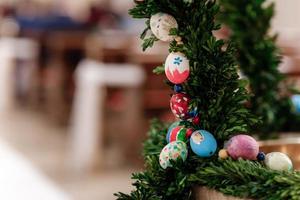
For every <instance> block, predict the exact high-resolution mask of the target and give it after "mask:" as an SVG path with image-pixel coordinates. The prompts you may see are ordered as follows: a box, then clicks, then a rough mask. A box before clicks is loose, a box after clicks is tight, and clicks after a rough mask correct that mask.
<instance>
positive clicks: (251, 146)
mask: <svg viewBox="0 0 300 200" xmlns="http://www.w3.org/2000/svg"><path fill="white" fill-rule="evenodd" d="M226 148H227V152H228V154H229V156H230V157H232V158H233V159H238V158H243V159H246V160H256V156H257V154H258V152H259V145H258V143H257V142H256V140H255V139H254V138H253V137H251V136H249V135H237V136H234V137H232V138H231V139H230V140H229V141H228V143H227V145H226Z"/></svg>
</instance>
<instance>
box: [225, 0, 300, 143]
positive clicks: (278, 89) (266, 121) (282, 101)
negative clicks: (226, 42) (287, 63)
mask: <svg viewBox="0 0 300 200" xmlns="http://www.w3.org/2000/svg"><path fill="white" fill-rule="evenodd" d="M220 5H221V7H222V9H221V11H222V12H221V14H220V16H219V20H220V21H221V22H223V23H225V24H226V25H227V26H228V27H229V28H230V29H231V38H230V39H231V40H232V41H234V43H235V45H236V47H237V62H238V64H239V66H240V69H241V71H242V73H243V74H244V75H246V77H247V78H248V79H249V83H250V90H251V92H252V93H253V95H252V96H251V100H250V102H251V110H252V112H253V113H254V114H255V115H257V116H260V117H261V118H262V121H263V123H262V125H261V126H260V127H258V129H257V130H256V132H258V133H262V134H261V137H262V138H268V137H270V136H271V135H272V134H274V132H278V131H295V130H299V128H297V127H298V126H299V124H300V117H299V116H297V115H295V114H294V113H295V112H294V108H293V105H292V102H291V100H290V98H289V96H287V95H282V93H292V91H291V90H290V88H287V87H286V86H285V85H283V84H282V81H283V80H284V78H285V77H284V76H283V75H282V74H281V73H280V72H279V70H278V66H279V64H280V59H281V57H280V50H279V48H278V47H277V46H276V44H275V41H276V35H270V34H269V31H270V27H271V19H272V17H273V15H274V4H267V1H266V0H253V1H249V0H220ZM284 87H285V88H284ZM282 90H290V91H282ZM297 125H298V126H297Z"/></svg>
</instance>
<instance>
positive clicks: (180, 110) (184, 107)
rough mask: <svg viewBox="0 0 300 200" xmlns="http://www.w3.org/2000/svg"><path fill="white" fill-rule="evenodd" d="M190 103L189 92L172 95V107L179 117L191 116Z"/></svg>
mask: <svg viewBox="0 0 300 200" xmlns="http://www.w3.org/2000/svg"><path fill="white" fill-rule="evenodd" d="M189 103H190V98H189V96H188V95H187V94H184V93H177V94H173V96H172V97H171V100H170V107H171V110H172V112H173V114H174V115H175V116H176V117H177V118H180V119H187V118H188V117H189Z"/></svg>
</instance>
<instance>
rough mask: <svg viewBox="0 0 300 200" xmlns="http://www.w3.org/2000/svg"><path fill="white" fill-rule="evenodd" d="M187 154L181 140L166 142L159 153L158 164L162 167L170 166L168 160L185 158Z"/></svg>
mask: <svg viewBox="0 0 300 200" xmlns="http://www.w3.org/2000/svg"><path fill="white" fill-rule="evenodd" d="M187 155H188V150H187V146H186V144H185V143H184V142H182V141H174V142H171V143H169V144H167V145H166V146H165V147H164V148H163V149H162V151H161V153H160V155H159V164H160V166H161V167H162V168H163V169H166V168H167V167H171V166H172V165H171V163H170V160H177V159H180V158H181V159H182V160H183V161H185V160H186V158H187Z"/></svg>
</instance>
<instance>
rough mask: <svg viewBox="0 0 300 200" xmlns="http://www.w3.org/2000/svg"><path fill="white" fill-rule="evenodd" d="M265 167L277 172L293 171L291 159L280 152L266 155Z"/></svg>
mask: <svg viewBox="0 0 300 200" xmlns="http://www.w3.org/2000/svg"><path fill="white" fill-rule="evenodd" d="M265 165H266V166H267V167H268V168H270V169H273V170H278V171H288V170H292V169H293V163H292V161H291V159H290V158H289V157H288V156H287V155H286V154H284V153H281V152H272V153H268V154H267V155H266V158H265Z"/></svg>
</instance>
